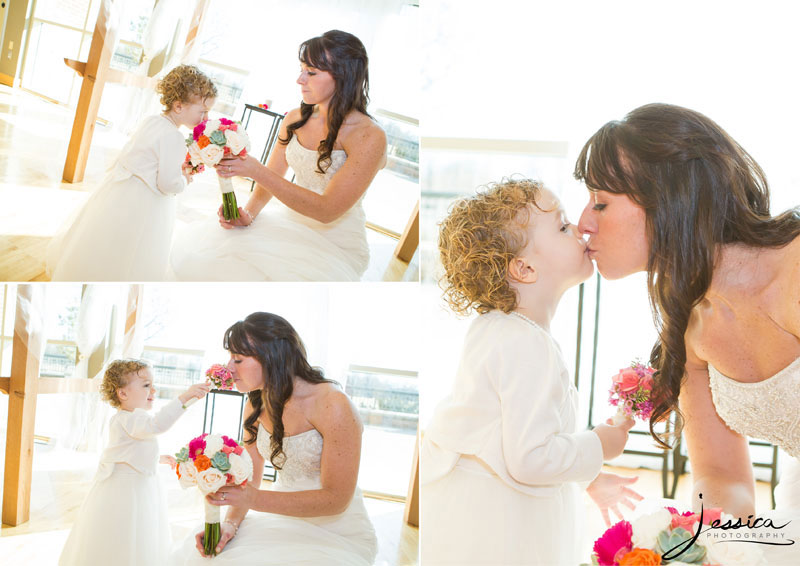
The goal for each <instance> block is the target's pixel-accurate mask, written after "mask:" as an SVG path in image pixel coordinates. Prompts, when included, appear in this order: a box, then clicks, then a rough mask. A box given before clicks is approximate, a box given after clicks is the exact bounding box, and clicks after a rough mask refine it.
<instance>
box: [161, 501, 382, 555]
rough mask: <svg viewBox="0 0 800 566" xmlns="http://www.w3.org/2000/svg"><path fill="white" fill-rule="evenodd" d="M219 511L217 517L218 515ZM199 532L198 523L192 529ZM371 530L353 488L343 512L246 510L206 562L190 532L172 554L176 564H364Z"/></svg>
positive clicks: (371, 545)
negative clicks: (301, 513) (306, 513)
mask: <svg viewBox="0 0 800 566" xmlns="http://www.w3.org/2000/svg"><path fill="white" fill-rule="evenodd" d="M224 513H225V512H224V511H223V517H224ZM201 531H202V525H201V524H198V529H197V532H201ZM376 554H377V542H376V538H375V531H374V529H373V527H372V523H371V521H370V520H369V516H368V515H367V510H366V508H365V507H364V501H363V499H362V497H361V493H360V491H359V490H357V491H356V494H355V496H354V497H353V501H352V502H351V503H350V506H349V507H348V508H347V510H345V511H344V512H343V513H340V514H339V515H333V516H330V517H313V518H300V517H287V516H285V515H274V514H272V513H259V512H257V511H250V512H248V514H247V516H246V517H245V519H244V521H242V524H241V525H240V527H239V531H238V532H237V534H236V536H235V537H234V538H233V540H231V541H230V542H229V543H228V544H227V545H226V546H225V548H224V549H223V550H222V552H221V553H220V554H218V555H217V556H215V557H214V558H213V560H212V562H209V561H208V560H209V559H208V558H204V557H203V556H201V555H200V553H199V552H198V551H197V549H196V548H195V539H194V535H192V536H191V537H190V538H188V539H187V540H186V541H185V542H184V544H183V545H182V546H181V548H180V549H179V550H177V551H176V552H175V553H174V555H173V561H172V563H173V564H175V565H176V566H177V565H181V566H194V565H197V566H199V565H204V564H214V566H225V565H229V566H248V565H254V566H255V565H258V566H344V565H346V566H370V565H371V564H372V563H373V562H374V561H375V556H376Z"/></svg>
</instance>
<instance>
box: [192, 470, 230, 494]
mask: <svg viewBox="0 0 800 566" xmlns="http://www.w3.org/2000/svg"><path fill="white" fill-rule="evenodd" d="M227 479H228V478H227V477H226V476H225V472H220V471H219V470H218V469H216V468H208V469H207V470H204V471H202V472H200V473H199V474H197V488H198V489H199V490H200V491H202V492H203V495H208V494H209V493H214V492H215V491H217V490H218V489H219V488H221V487H222V486H223V485H225V482H226V481H227Z"/></svg>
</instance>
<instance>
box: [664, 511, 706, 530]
mask: <svg viewBox="0 0 800 566" xmlns="http://www.w3.org/2000/svg"><path fill="white" fill-rule="evenodd" d="M699 520H700V515H698V514H697V513H689V512H688V511H687V512H686V513H684V514H683V515H678V514H677V513H673V515H672V522H671V523H670V527H671V528H673V529H677V528H678V527H682V528H684V529H686V530H687V531H688V532H690V533H692V534H694V524H695V523H697V522H698V521H699Z"/></svg>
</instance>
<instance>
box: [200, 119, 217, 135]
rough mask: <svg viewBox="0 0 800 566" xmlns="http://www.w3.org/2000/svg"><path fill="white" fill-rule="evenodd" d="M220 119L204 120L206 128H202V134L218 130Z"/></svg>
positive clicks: (209, 133)
mask: <svg viewBox="0 0 800 566" xmlns="http://www.w3.org/2000/svg"><path fill="white" fill-rule="evenodd" d="M219 126H220V121H219V120H209V121H208V122H206V129H205V130H203V135H204V136H210V135H211V134H213V133H214V131H215V130H219Z"/></svg>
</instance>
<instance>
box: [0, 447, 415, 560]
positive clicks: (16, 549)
mask: <svg viewBox="0 0 800 566" xmlns="http://www.w3.org/2000/svg"><path fill="white" fill-rule="evenodd" d="M35 450H36V460H35V461H36V469H35V470H34V474H33V482H32V491H31V519H30V521H28V522H27V523H25V524H23V525H20V526H17V527H9V526H7V525H3V526H2V529H0V556H2V557H3V561H2V562H3V564H35V565H36V566H40V565H41V566H46V565H50V564H56V563H57V562H58V557H59V555H60V553H61V548H62V547H63V545H64V542H65V541H66V539H67V536H68V534H69V529H70V527H71V526H72V523H73V521H74V520H75V517H76V515H77V513H78V510H79V508H80V506H81V503H82V502H83V499H84V497H85V496H86V493H87V492H88V490H89V487H90V485H91V478H92V476H93V474H94V470H95V468H96V456H87V457H84V458H81V457H77V458H75V457H70V458H64V457H63V456H62V453H61V452H59V451H55V450H49V449H48V448H47V447H44V446H42V445H39V444H37V445H36V448H35ZM73 454H74V453H73ZM65 462H67V464H65ZM161 467H162V468H163V469H162V470H160V473H161V475H162V476H163V480H164V484H165V485H166V486H167V497H168V508H169V517H170V523H171V526H172V537H173V541H183V540H184V539H186V538H187V537H188V536H190V535H192V534H193V533H194V531H195V529H196V528H197V526H198V524H199V523H200V522H202V513H203V511H202V508H203V507H202V499H201V496H200V494H199V492H198V491H197V490H196V489H188V490H182V489H181V488H180V487H179V486H178V483H177V482H176V481H174V478H173V476H172V473H171V472H170V471H168V469H167V468H166V466H161ZM1 485H2V484H0V486H1ZM365 502H366V507H367V511H368V512H369V515H370V518H371V519H372V522H373V524H374V526H375V530H376V533H377V536H378V545H379V548H378V557H377V559H376V561H375V566H416V565H417V564H418V562H419V561H418V557H417V548H418V545H419V531H418V529H417V528H415V527H411V526H409V525H407V524H405V522H404V521H403V511H404V506H403V504H402V503H397V502H393V501H385V500H380V499H373V498H366V499H365Z"/></svg>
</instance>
